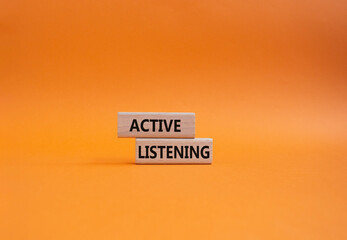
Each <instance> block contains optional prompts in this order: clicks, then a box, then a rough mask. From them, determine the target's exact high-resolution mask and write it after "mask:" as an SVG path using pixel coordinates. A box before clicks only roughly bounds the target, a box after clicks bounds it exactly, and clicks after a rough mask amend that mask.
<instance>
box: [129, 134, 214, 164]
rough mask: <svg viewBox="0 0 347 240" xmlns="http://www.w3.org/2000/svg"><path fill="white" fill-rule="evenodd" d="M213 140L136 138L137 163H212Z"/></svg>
mask: <svg viewBox="0 0 347 240" xmlns="http://www.w3.org/2000/svg"><path fill="white" fill-rule="evenodd" d="M212 150H213V140H212V139H211V138H195V139H167V138H166V139H148V138H147V139H146V138H137V139H136V164H211V163H212V158H213V156H212V152H213V151H212Z"/></svg>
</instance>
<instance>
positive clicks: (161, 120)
mask: <svg viewBox="0 0 347 240" xmlns="http://www.w3.org/2000/svg"><path fill="white" fill-rule="evenodd" d="M118 137H143V138H194V137H195V113H144V112H142V113H141V112H138V113H135V112H134V113H131V112H119V113H118Z"/></svg>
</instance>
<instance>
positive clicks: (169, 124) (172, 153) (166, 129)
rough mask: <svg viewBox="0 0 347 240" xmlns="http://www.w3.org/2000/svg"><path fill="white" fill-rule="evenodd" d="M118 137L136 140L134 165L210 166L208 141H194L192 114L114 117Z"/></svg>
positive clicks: (142, 114)
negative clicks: (116, 118)
mask: <svg viewBox="0 0 347 240" xmlns="http://www.w3.org/2000/svg"><path fill="white" fill-rule="evenodd" d="M118 137H121V138H136V164H211V163H212V143H213V141H212V139H211V138H195V113H130V112H119V113H118Z"/></svg>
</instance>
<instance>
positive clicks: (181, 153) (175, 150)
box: [138, 145, 210, 159]
mask: <svg viewBox="0 0 347 240" xmlns="http://www.w3.org/2000/svg"><path fill="white" fill-rule="evenodd" d="M138 155H139V156H138V157H139V158H167V159H170V158H193V157H195V158H200V157H201V158H204V159H207V158H209V157H210V149H209V146H203V147H201V148H200V146H170V145H169V146H164V145H162V146H161V145H158V146H155V145H154V146H144V149H142V148H141V146H139V148H138Z"/></svg>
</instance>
